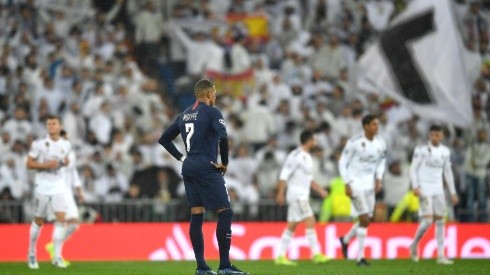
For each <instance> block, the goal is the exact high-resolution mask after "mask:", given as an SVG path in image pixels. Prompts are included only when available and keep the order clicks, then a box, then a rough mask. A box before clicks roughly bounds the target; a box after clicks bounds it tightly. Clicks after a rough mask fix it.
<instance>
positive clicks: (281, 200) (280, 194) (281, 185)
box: [276, 180, 286, 206]
mask: <svg viewBox="0 0 490 275" xmlns="http://www.w3.org/2000/svg"><path fill="white" fill-rule="evenodd" d="M285 191H286V181H284V180H279V181H278V182H277V195H276V202H277V204H279V205H280V206H283V205H284V204H285V202H286V199H285V196H284V193H285Z"/></svg>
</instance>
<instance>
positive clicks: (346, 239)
mask: <svg viewBox="0 0 490 275" xmlns="http://www.w3.org/2000/svg"><path fill="white" fill-rule="evenodd" d="M358 227H359V222H356V223H355V224H353V225H352V227H351V229H350V230H349V233H347V235H345V236H344V243H346V244H348V243H349V242H350V240H352V238H354V236H355V235H356V234H357V228H358Z"/></svg>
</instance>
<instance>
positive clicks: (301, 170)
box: [279, 147, 313, 202]
mask: <svg viewBox="0 0 490 275" xmlns="http://www.w3.org/2000/svg"><path fill="white" fill-rule="evenodd" d="M279 179H280V180H284V181H286V182H287V186H288V189H287V193H286V201H288V202H291V201H293V200H297V199H301V200H308V199H309V198H310V187H311V181H312V180H313V160H312V158H311V155H310V154H309V153H307V152H305V151H304V150H303V149H302V148H301V147H299V148H296V149H295V150H293V151H292V152H291V153H289V155H288V156H287V157H286V162H285V163H284V166H283V167H282V169H281V173H280V174H279Z"/></svg>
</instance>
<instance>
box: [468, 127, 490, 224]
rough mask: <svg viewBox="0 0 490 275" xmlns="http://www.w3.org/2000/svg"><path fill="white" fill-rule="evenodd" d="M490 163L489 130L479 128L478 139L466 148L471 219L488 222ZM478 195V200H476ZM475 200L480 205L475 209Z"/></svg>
mask: <svg viewBox="0 0 490 275" xmlns="http://www.w3.org/2000/svg"><path fill="white" fill-rule="evenodd" d="M489 164H490V144H489V143H488V130H487V129H479V130H477V136H476V139H475V140H473V141H472V142H471V143H470V144H469V145H468V148H467V149H466V157H465V163H464V173H465V181H466V209H467V211H469V213H468V214H469V215H468V216H469V221H473V222H474V221H479V222H487V217H488V215H487V200H488V188H487V182H486V177H487V167H488V165H489ZM475 197H476V200H475ZM475 202H476V203H478V207H477V208H476V209H477V210H476V209H475Z"/></svg>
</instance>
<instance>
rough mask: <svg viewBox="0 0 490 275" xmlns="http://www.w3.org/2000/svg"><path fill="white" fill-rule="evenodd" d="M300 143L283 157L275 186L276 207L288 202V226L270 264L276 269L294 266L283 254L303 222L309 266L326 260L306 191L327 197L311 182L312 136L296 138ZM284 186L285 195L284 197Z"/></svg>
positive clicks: (325, 193) (307, 133)
mask: <svg viewBox="0 0 490 275" xmlns="http://www.w3.org/2000/svg"><path fill="white" fill-rule="evenodd" d="M300 142H301V146H299V147H298V148H296V149H295V150H293V151H292V152H291V153H289V155H288V156H287V158H286V162H285V163H284V166H283V167H282V170H281V173H280V175H279V181H278V183H277V188H278V191H277V196H276V201H277V203H278V204H279V205H284V202H285V201H287V202H288V224H287V227H286V229H285V230H284V232H283V233H282V236H281V244H280V247H279V255H278V257H277V258H276V259H275V261H274V262H275V264H278V265H290V266H295V265H297V263H296V262H292V261H290V260H289V259H288V258H287V257H286V252H287V250H288V246H289V243H290V242H291V239H292V238H293V236H294V231H295V230H296V227H297V226H298V224H299V223H300V222H304V223H305V225H306V230H305V233H306V234H305V235H306V238H307V239H308V242H309V243H310V249H311V252H312V253H311V254H312V256H313V259H312V260H313V262H314V263H315V264H322V263H326V262H328V261H329V260H330V259H329V258H328V257H327V256H325V255H324V254H322V253H321V251H320V245H319V244H318V238H317V235H316V230H315V216H314V215H313V210H312V209H311V206H310V202H309V200H310V188H311V189H313V190H314V191H315V192H317V193H318V194H319V195H320V196H321V197H322V198H325V197H326V196H327V191H325V190H323V188H321V187H320V186H319V185H318V184H317V183H316V182H315V181H314V180H313V160H312V158H311V155H310V151H311V150H312V149H313V148H314V147H315V146H316V139H315V136H314V135H313V132H310V131H303V132H302V133H301V134H300ZM286 185H287V193H286V196H284V193H285V191H286ZM285 198H286V200H285Z"/></svg>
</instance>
